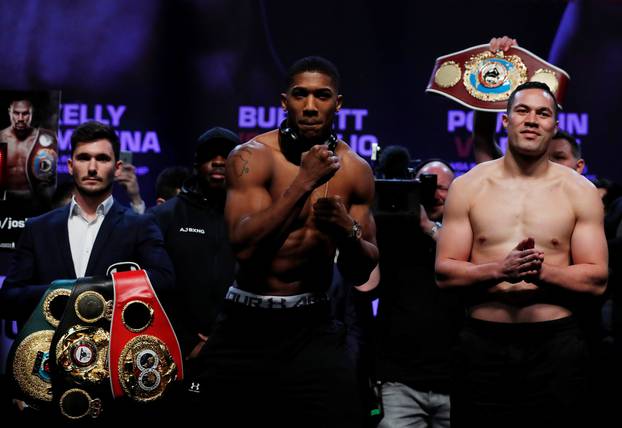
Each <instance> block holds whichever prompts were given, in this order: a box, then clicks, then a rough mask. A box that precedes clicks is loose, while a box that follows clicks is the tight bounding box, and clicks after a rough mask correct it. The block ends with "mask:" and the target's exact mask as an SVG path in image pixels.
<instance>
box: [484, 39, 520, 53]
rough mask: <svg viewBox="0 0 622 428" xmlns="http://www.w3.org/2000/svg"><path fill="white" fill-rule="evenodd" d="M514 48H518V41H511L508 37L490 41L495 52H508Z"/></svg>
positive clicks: (491, 48)
mask: <svg viewBox="0 0 622 428" xmlns="http://www.w3.org/2000/svg"><path fill="white" fill-rule="evenodd" d="M512 46H518V42H517V41H516V39H511V38H510V37H508V36H503V37H493V38H492V39H490V50H491V51H493V52H497V51H503V52H507V50H508V49H510V47H512Z"/></svg>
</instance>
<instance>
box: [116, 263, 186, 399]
mask: <svg viewBox="0 0 622 428" xmlns="http://www.w3.org/2000/svg"><path fill="white" fill-rule="evenodd" d="M112 279H113V283H114V312H113V316H112V328H111V340H110V348H109V361H110V368H111V370H110V383H111V386H112V393H113V395H114V397H115V398H120V397H123V396H128V397H130V398H131V399H132V400H135V401H140V402H148V401H152V400H155V399H157V398H159V397H160V396H161V395H162V394H163V393H164V392H165V390H166V389H167V387H168V386H169V385H170V384H171V383H172V382H173V381H175V380H182V379H183V365H182V364H183V363H182V358H181V350H180V347H179V342H178V340H177V337H176V336H175V332H174V331H173V328H172V326H171V323H170V321H169V319H168V317H167V316H166V313H165V312H164V310H163V308H162V306H161V304H160V302H159V300H158V298H157V296H156V294H155V292H154V290H153V287H152V286H151V282H150V281H149V277H148V276H147V274H146V272H145V271H144V270H138V271H129V272H115V273H113V274H112Z"/></svg>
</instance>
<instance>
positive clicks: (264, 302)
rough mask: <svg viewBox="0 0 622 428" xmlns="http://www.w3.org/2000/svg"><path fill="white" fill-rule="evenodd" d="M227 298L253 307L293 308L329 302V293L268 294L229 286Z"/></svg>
mask: <svg viewBox="0 0 622 428" xmlns="http://www.w3.org/2000/svg"><path fill="white" fill-rule="evenodd" d="M225 300H229V301H232V302H234V303H239V304H241V305H245V306H249V307H252V308H263V309H291V308H299V307H301V306H309V305H314V304H316V303H324V302H328V295H327V294H326V293H303V294H295V295H293V296H266V295H263V294H255V293H250V292H248V291H244V290H240V289H239V288H235V287H229V290H228V291H227V295H226V296H225Z"/></svg>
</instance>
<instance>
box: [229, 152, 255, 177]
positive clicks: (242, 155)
mask: <svg viewBox="0 0 622 428" xmlns="http://www.w3.org/2000/svg"><path fill="white" fill-rule="evenodd" d="M252 154H253V152H251V151H250V150H249V149H247V148H246V147H243V148H241V149H240V150H239V151H238V153H236V154H235V155H234V158H239V159H240V160H241V162H235V165H236V175H237V176H238V177H241V176H243V175H244V174H248V173H249V172H250V169H249V167H248V163H249V161H250V159H249V158H250V157H251V155H252Z"/></svg>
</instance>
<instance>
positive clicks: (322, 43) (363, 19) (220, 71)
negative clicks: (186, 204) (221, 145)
mask: <svg viewBox="0 0 622 428" xmlns="http://www.w3.org/2000/svg"><path fill="white" fill-rule="evenodd" d="M565 12H566V15H569V16H570V18H571V19H570V20H569V19H568V16H566V18H564V13H565ZM562 18H564V19H565V21H564V24H563V25H560V24H561V23H562V21H563V20H562ZM620 18H622V5H621V4H620V2H617V1H598V0H596V1H592V2H585V3H584V2H577V1H573V2H567V1H556V0H549V1H525V0H522V1H512V0H505V1H486V2H483V1H481V2H480V1H476V2H465V1H463V2H454V1H444V2H411V1H389V0H387V1H382V2H380V1H360V0H357V1H350V0H342V1H335V0H316V1H314V2H300V1H267V0H266V1H258V0H240V1H235V2H232V1H224V0H208V1H205V0H204V1H199V0H194V1H190V0H185V1H163V0H160V1H157V0H134V1H131V2H127V1H125V0H108V1H105V2H101V1H99V2H96V1H37V0H30V1H25V0H22V1H13V0H8V1H4V2H2V4H1V5H0V28H2V31H1V32H0V52H3V55H2V61H0V83H1V84H0V86H1V87H2V88H3V89H61V90H62V91H63V95H62V101H63V103H68V104H70V103H79V104H86V105H87V106H88V107H89V108H90V109H91V111H92V108H93V107H92V106H94V105H95V104H102V105H106V104H111V105H116V106H118V105H125V106H126V107H127V108H126V112H125V113H124V115H123V117H122V121H121V124H120V126H119V127H118V128H119V129H123V130H128V131H131V132H136V131H139V132H142V133H143V134H144V133H146V132H147V131H154V132H156V133H157V137H158V142H159V146H160V149H161V152H160V153H154V152H153V151H148V152H147V153H139V152H137V153H135V154H134V162H135V164H136V165H137V166H139V167H141V166H142V167H143V168H141V169H139V171H140V173H141V176H140V185H141V188H142V193H143V196H144V199H145V200H146V201H147V205H151V204H153V203H154V193H153V183H154V182H155V178H156V176H157V174H158V173H159V171H160V170H161V169H163V168H164V167H166V166H168V165H172V164H185V165H189V164H190V163H191V158H192V152H193V146H194V141H196V138H197V136H198V135H199V134H200V133H202V132H203V131H204V130H206V129H207V128H209V127H211V126H214V125H221V126H226V127H229V128H232V129H234V130H236V131H240V132H241V133H242V135H243V138H247V137H249V136H251V135H253V134H254V133H257V132H260V131H262V130H259V129H256V130H253V129H250V130H249V129H239V128H238V108H239V106H241V105H250V106H266V107H269V106H276V105H278V95H279V93H280V91H281V90H282V87H283V80H284V75H285V69H286V68H287V67H288V66H289V65H290V64H291V63H292V62H293V61H294V60H296V59H298V58H299V57H302V56H305V55H309V54H319V55H323V56H326V57H327V58H329V59H331V60H333V61H334V62H335V63H336V64H337V65H338V67H339V68H340V71H341V74H342V78H343V90H342V92H343V94H344V96H345V105H344V107H345V108H349V107H350V108H363V109H367V110H368V115H367V116H366V117H365V118H364V131H360V132H359V133H365V134H371V135H374V136H375V137H376V138H377V140H378V142H379V144H380V145H381V146H386V145H389V144H402V145H405V146H407V147H408V148H409V150H410V152H411V155H412V157H413V158H428V157H444V158H446V159H448V160H451V161H464V162H470V161H472V158H471V155H468V156H466V157H464V154H463V153H459V152H458V150H457V146H456V142H455V139H456V136H458V138H460V140H461V141H462V142H463V143H464V141H465V140H466V138H467V137H468V135H469V133H468V131H467V130H466V129H462V130H461V131H458V132H453V133H450V132H448V130H447V111H448V110H464V109H463V108H462V107H460V106H459V105H458V104H455V103H453V102H451V101H450V100H448V99H445V98H443V97H439V96H436V95H430V94H426V93H424V89H425V87H426V84H427V82H428V80H429V78H430V73H431V70H432V67H433V65H434V60H435V59H436V57H438V56H441V55H445V54H448V53H451V52H455V51H458V50H462V49H465V48H467V47H470V46H473V45H477V44H482V43H487V42H488V41H489V40H490V38H491V37H493V36H501V35H504V34H507V35H510V36H512V37H515V38H516V39H517V40H518V41H519V44H520V45H521V46H523V47H525V48H527V49H529V50H530V51H532V52H533V53H535V54H537V55H539V56H540V57H542V58H544V59H549V60H551V62H553V63H555V64H556V65H558V66H560V67H562V68H564V69H565V70H566V71H567V72H568V73H569V74H570V76H571V82H570V86H569V89H568V93H567V97H566V102H565V105H564V107H565V111H567V112H576V113H579V114H580V113H587V114H588V115H589V132H588V135H585V136H580V138H581V140H582V143H583V148H584V155H585V158H586V160H587V165H588V172H589V173H590V174H598V175H602V176H605V177H608V178H611V179H614V180H616V181H622V173H621V172H620V168H619V167H618V159H617V158H618V152H617V144H616V143H617V141H616V140H617V137H618V131H617V129H616V125H617V119H618V113H619V112H620V103H621V102H622V96H621V95H622V93H621V92H622V90H621V88H622V85H621V84H620V79H621V78H622V77H621V73H620V71H622V66H621V65H622V34H621V30H620V24H619V23H620V22H622V20H621V19H620ZM0 114H2V113H1V111H0ZM61 114H62V113H61ZM62 129H67V127H65V128H63V126H61V131H62ZM262 132H263V131H262ZM350 132H354V131H352V130H351V129H350V130H348V131H346V132H344V133H343V135H344V137H345V139H346V140H348V139H349V138H348V137H349V134H350ZM61 170H62V167H61ZM61 178H62V177H61Z"/></svg>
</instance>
